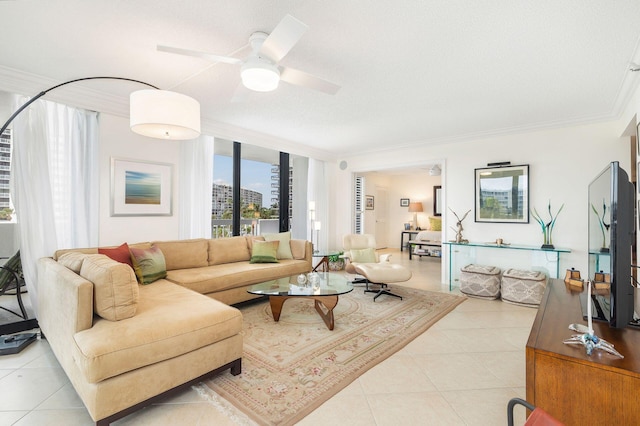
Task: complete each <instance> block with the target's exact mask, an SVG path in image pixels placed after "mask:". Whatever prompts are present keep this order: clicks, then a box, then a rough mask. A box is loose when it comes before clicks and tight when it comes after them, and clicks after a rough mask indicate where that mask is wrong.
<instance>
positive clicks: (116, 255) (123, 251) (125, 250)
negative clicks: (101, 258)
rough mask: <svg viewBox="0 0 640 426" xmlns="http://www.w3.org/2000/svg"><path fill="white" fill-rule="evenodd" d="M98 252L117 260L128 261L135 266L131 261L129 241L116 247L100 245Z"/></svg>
mask: <svg viewBox="0 0 640 426" xmlns="http://www.w3.org/2000/svg"><path fill="white" fill-rule="evenodd" d="M98 253H99V254H104V255H106V256H109V257H110V258H111V259H113V260H115V261H116V262H120V263H126V264H127V265H129V266H131V267H132V268H133V262H132V261H131V252H130V251H129V245H128V244H127V243H122V244H121V245H120V246H118V247H116V248H110V247H98Z"/></svg>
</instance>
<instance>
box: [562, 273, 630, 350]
mask: <svg viewBox="0 0 640 426" xmlns="http://www.w3.org/2000/svg"><path fill="white" fill-rule="evenodd" d="M592 285H593V283H592V282H591V280H589V281H587V326H586V327H585V326H584V325H583V324H569V329H570V330H573V331H577V332H578V333H582V334H574V335H572V336H571V337H570V338H568V339H565V340H564V342H563V343H565V344H567V345H582V346H584V347H585V349H586V351H587V355H589V356H591V354H592V353H593V351H594V349H600V350H603V351H605V352H608V353H610V354H612V355H615V356H618V357H620V358H624V356H623V355H622V354H621V353H620V352H618V351H617V350H615V348H614V347H613V345H612V344H611V343H609V342H607V341H606V340H604V339H601V338H599V337H598V336H596V335H595V334H594V332H593V319H592V318H591V300H592V299H591V286H592Z"/></svg>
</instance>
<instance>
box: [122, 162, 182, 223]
mask: <svg viewBox="0 0 640 426" xmlns="http://www.w3.org/2000/svg"><path fill="white" fill-rule="evenodd" d="M172 191H173V165H172V164H167V163H154V162H149V161H141V160H132V159H124V158H111V216H172V215H173V206H172V204H173V203H172Z"/></svg>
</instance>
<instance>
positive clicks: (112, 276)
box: [63, 254, 138, 321]
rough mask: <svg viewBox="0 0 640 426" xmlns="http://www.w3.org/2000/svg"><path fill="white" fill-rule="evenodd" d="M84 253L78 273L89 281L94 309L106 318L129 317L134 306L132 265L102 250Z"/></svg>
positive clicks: (134, 310) (136, 303)
mask: <svg viewBox="0 0 640 426" xmlns="http://www.w3.org/2000/svg"><path fill="white" fill-rule="evenodd" d="M65 256H67V255H65ZM84 256H85V259H84V261H83V262H82V267H81V269H80V276H81V277H83V278H85V279H87V280H89V281H91V282H92V283H93V304H94V312H95V313H96V314H98V315H99V316H101V317H102V318H104V319H106V320H109V321H120V320H123V319H126V318H131V317H133V316H134V315H135V314H136V309H137V306H138V282H137V281H136V277H135V275H134V273H133V269H131V267H129V266H128V265H126V264H124V263H120V262H117V261H115V260H113V259H111V258H109V257H107V256H105V255H104V254H88V255H84ZM63 257H64V256H63Z"/></svg>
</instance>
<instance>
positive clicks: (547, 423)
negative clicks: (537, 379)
mask: <svg viewBox="0 0 640 426" xmlns="http://www.w3.org/2000/svg"><path fill="white" fill-rule="evenodd" d="M516 404H518V405H523V406H525V407H526V408H528V409H529V410H531V415H530V416H529V417H528V418H527V422H526V423H525V426H562V425H563V423H561V422H559V421H558V420H556V419H554V418H553V417H551V415H549V413H547V412H546V411H544V410H543V409H542V408H538V407H536V406H535V405H533V404H530V403H529V402H527V401H525V400H523V399H520V398H512V399H511V400H510V401H509V404H507V425H508V426H514V425H513V409H514V408H515V406H516Z"/></svg>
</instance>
